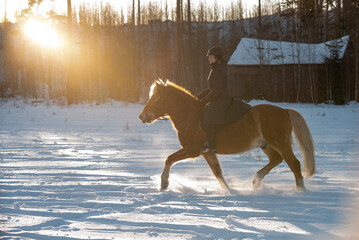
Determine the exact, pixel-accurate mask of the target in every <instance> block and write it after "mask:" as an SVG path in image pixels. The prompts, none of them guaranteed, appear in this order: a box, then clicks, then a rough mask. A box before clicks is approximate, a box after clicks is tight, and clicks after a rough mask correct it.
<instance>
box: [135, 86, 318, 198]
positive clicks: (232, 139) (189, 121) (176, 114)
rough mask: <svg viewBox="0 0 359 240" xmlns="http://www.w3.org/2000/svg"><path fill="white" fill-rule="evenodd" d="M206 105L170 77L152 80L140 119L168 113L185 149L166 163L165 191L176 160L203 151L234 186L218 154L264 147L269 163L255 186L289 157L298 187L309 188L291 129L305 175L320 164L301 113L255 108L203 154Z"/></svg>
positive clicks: (220, 178)
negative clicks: (296, 149) (296, 145)
mask: <svg viewBox="0 0 359 240" xmlns="http://www.w3.org/2000/svg"><path fill="white" fill-rule="evenodd" d="M204 108H205V105H204V104H202V103H200V101H199V100H198V99H197V98H196V97H195V96H194V95H192V94H191V93H190V92H189V91H187V90H186V89H184V88H183V87H181V86H179V85H176V84H175V83H173V82H171V81H169V80H167V81H166V82H164V81H162V80H155V81H154V83H153V84H152V86H151V90H150V97H149V100H148V102H147V104H146V105H145V107H144V108H143V110H142V112H141V113H140V115H139V118H140V120H141V121H142V122H143V123H152V122H154V121H156V120H158V119H163V118H164V117H169V118H170V119H171V121H172V124H173V126H174V128H175V130H176V131H177V136H178V139H179V142H180V145H181V147H182V148H181V149H180V150H178V151H176V152H175V153H173V154H171V155H169V156H168V157H167V159H166V161H165V166H164V168H163V172H162V174H161V190H166V189H167V188H168V186H169V174H170V169H171V167H172V165H173V164H174V163H176V162H178V161H181V160H185V159H188V158H197V157H199V156H200V155H202V156H203V157H204V159H205V160H206V161H207V163H208V165H209V167H210V168H211V170H212V172H213V174H214V176H215V177H216V178H217V180H218V181H219V184H220V186H221V187H222V188H225V189H227V190H230V188H229V186H228V184H227V182H226V181H225V179H224V177H223V172H222V168H221V165H220V163H219V161H218V158H217V154H239V153H243V152H246V151H250V150H252V149H255V148H261V149H262V150H263V152H264V153H265V154H266V155H267V156H268V159H269V163H268V164H267V165H266V166H265V167H263V168H262V169H260V170H259V171H258V172H257V173H256V174H255V175H254V178H253V181H252V187H253V188H254V189H257V188H258V187H259V186H260V183H261V181H262V180H263V178H264V176H265V175H267V174H268V173H269V172H270V171H271V170H272V169H273V168H274V167H276V166H277V165H279V164H280V163H281V162H282V161H283V160H284V161H285V162H286V163H287V164H288V166H289V168H290V170H291V171H292V172H293V174H294V177H295V182H296V187H297V190H298V191H304V190H305V186H304V181H303V175H302V173H301V164H300V162H299V160H298V159H297V158H296V156H295V155H294V153H293V150H292V132H294V135H295V138H296V142H297V143H299V146H300V149H301V151H302V156H303V172H304V173H305V175H306V176H307V177H311V176H313V175H314V174H315V171H316V167H315V156H314V143H313V138H312V135H311V133H310V130H309V128H308V125H307V123H306V121H305V120H304V118H303V117H302V116H301V115H300V113H298V112H297V111H295V110H293V109H283V108H280V107H277V106H273V105H270V104H261V105H256V106H253V107H251V108H250V110H249V111H248V112H247V113H245V115H244V116H243V117H241V118H240V119H239V120H237V121H235V122H233V123H230V124H228V125H227V126H226V127H225V128H224V129H223V130H221V131H220V132H219V133H217V135H216V143H217V149H216V152H206V153H203V152H202V150H201V147H202V146H203V144H204V143H205V141H206V136H205V133H204V132H203V130H202V129H201V126H200V122H201V117H202V114H203V111H204Z"/></svg>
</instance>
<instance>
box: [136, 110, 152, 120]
mask: <svg viewBox="0 0 359 240" xmlns="http://www.w3.org/2000/svg"><path fill="white" fill-rule="evenodd" d="M138 117H139V118H140V119H141V121H142V123H151V122H152V119H151V117H150V116H149V115H148V114H147V112H146V111H145V110H143V111H142V112H141V114H140V115H139V116H138Z"/></svg>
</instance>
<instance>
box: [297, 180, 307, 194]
mask: <svg viewBox="0 0 359 240" xmlns="http://www.w3.org/2000/svg"><path fill="white" fill-rule="evenodd" d="M297 191H298V192H305V191H306V189H305V186H304V181H303V180H300V181H298V184H297Z"/></svg>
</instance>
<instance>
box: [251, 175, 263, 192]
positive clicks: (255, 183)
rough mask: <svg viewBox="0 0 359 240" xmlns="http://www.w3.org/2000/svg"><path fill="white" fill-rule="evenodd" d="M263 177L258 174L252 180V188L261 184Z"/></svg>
mask: <svg viewBox="0 0 359 240" xmlns="http://www.w3.org/2000/svg"><path fill="white" fill-rule="evenodd" d="M261 182H262V179H261V178H259V177H258V175H257V174H256V175H255V176H254V178H253V181H252V188H253V189H257V188H258V187H259V186H260V185H261Z"/></svg>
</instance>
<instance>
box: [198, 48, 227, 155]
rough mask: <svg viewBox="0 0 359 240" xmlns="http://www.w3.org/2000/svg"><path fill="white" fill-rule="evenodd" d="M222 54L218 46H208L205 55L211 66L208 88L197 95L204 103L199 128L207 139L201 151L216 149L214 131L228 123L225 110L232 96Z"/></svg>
mask: <svg viewBox="0 0 359 240" xmlns="http://www.w3.org/2000/svg"><path fill="white" fill-rule="evenodd" d="M223 55H224V54H223V50H222V48H221V47H219V46H215V47H212V48H210V49H209V50H208V52H207V55H206V57H208V60H209V64H210V67H211V71H210V73H209V75H208V79H207V85H208V89H206V90H205V91H203V92H202V93H201V94H199V96H198V98H199V100H200V102H201V103H203V104H206V107H205V109H204V113H203V117H202V120H201V128H202V130H203V131H204V132H205V133H206V136H207V141H206V143H205V144H204V146H203V147H202V152H203V153H206V152H209V151H216V131H217V129H218V128H219V127H220V126H221V125H223V124H227V123H228V122H227V121H226V118H225V111H226V109H227V107H228V106H229V104H230V103H231V100H232V96H231V94H230V90H229V85H228V78H227V62H226V61H225V59H224V57H223Z"/></svg>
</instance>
